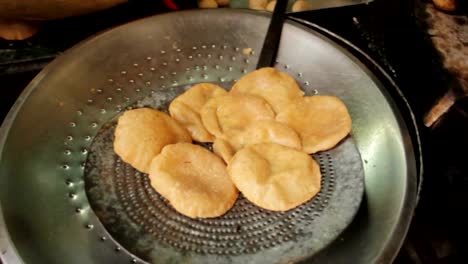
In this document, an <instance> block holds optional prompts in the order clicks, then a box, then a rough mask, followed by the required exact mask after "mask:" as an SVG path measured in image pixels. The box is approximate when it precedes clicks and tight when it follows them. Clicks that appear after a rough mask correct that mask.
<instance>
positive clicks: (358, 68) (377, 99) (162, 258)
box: [0, 9, 420, 263]
mask: <svg viewBox="0 0 468 264" xmlns="http://www.w3.org/2000/svg"><path fill="white" fill-rule="evenodd" d="M268 23H269V14H266V13H259V12H252V11H244V10H226V9H224V10H202V11H201V10H196V11H184V12H183V13H182V12H180V13H172V14H165V15H159V16H154V17H150V18H146V19H143V20H139V21H135V22H132V23H129V24H127V25H124V26H121V27H118V28H115V29H112V30H110V31H108V32H105V33H102V34H99V35H98V36H95V37H93V38H91V39H89V40H86V41H85V42H83V43H80V44H79V45H77V46H76V47H74V48H72V49H71V50H69V51H67V52H66V53H65V54H63V55H62V56H60V57H59V58H58V59H56V60H55V61H54V62H52V63H51V64H49V65H48V66H47V67H46V68H45V69H44V70H43V71H42V72H41V73H40V74H39V75H38V76H37V77H36V78H35V79H34V80H33V81H32V82H31V83H30V84H29V86H28V87H27V88H26V90H25V91H24V92H23V94H22V95H21V96H20V98H19V99H18V101H17V102H16V104H15V105H14V107H13V108H12V110H11V111H10V113H9V114H8V116H7V118H6V120H5V121H4V123H3V125H2V131H1V137H0V153H1V156H0V162H1V166H0V201H1V219H0V220H1V221H0V226H1V229H0V231H1V233H0V234H1V240H0V247H1V252H2V254H1V256H2V260H3V261H4V262H5V263H21V262H24V263H145V262H150V263H151V262H152V263H160V262H166V263H181V262H182V263H183V262H190V263H202V262H205V263H206V262H207V261H212V262H223V263H225V262H232V263H239V262H247V263H271V262H277V263H288V262H296V261H297V262H302V261H303V262H309V263H349V261H350V260H352V262H355V263H383V262H390V261H392V259H393V258H394V256H395V255H396V252H397V251H398V250H399V247H400V246H401V243H402V241H403V238H404V236H405V234H406V231H407V228H408V225H409V222H410V219H411V215H412V213H413V210H414V206H415V204H416V198H417V193H416V191H417V186H416V185H417V176H418V173H419V171H418V166H420V163H419V160H418V159H417V158H416V157H417V155H418V148H419V142H418V141H417V133H416V134H415V133H414V132H415V130H414V123H413V122H414V121H413V120H412V119H411V115H409V119H406V117H407V116H408V111H409V108H407V105H406V104H405V103H404V100H403V101H402V99H401V98H398V97H393V96H392V95H393V93H395V90H394V89H395V87H394V85H393V84H392V82H391V81H390V80H388V79H386V76H385V74H384V73H383V72H380V71H379V70H378V68H373V69H372V70H371V69H369V68H367V67H366V65H365V64H364V63H363V62H364V61H366V62H369V61H368V59H366V58H362V56H355V55H353V54H352V53H351V52H349V51H348V50H347V48H349V47H350V46H349V45H345V43H344V42H343V41H340V40H339V38H337V37H336V36H333V35H332V34H330V33H327V32H326V31H324V30H322V29H320V28H318V27H316V26H312V28H311V25H309V27H306V26H304V25H301V23H298V22H295V21H292V20H288V21H287V22H286V23H285V25H284V28H283V33H282V40H281V43H280V49H279V51H278V63H277V65H276V67H278V68H280V69H282V70H284V71H287V72H289V73H290V74H291V75H292V76H294V77H295V78H296V80H297V81H298V83H299V84H300V85H301V87H302V88H303V89H304V91H305V92H306V94H308V95H313V94H329V95H335V96H338V97H340V98H341V99H342V100H343V101H344V102H345V103H346V104H347V106H348V108H349V111H350V114H351V116H352V118H353V128H352V135H351V136H350V137H348V138H347V139H345V140H344V141H343V142H341V143H340V144H339V145H338V146H337V147H336V148H334V149H333V150H331V151H328V152H323V153H318V154H317V155H315V156H314V158H316V159H317V160H318V161H319V162H320V165H321V170H322V174H323V175H324V177H323V178H324V181H323V186H324V187H323V189H322V191H321V195H320V196H319V197H316V198H314V199H313V200H311V201H310V202H308V203H306V204H305V205H303V206H300V207H298V208H297V209H295V210H292V211H289V212H285V213H279V214H273V213H271V212H267V211H263V210H260V209H259V208H255V207H253V206H252V205H251V204H249V203H248V202H247V201H246V200H245V199H243V198H240V199H239V200H238V201H237V207H236V206H235V207H234V208H233V209H232V210H231V211H230V212H228V214H226V215H225V216H223V217H225V218H222V219H214V220H213V219H195V220H191V219H187V218H183V217H181V216H180V215H178V214H177V213H176V212H174V211H173V210H172V209H171V207H170V205H169V204H168V203H167V201H165V200H164V199H163V198H162V197H160V196H158V194H157V193H155V192H154V190H152V189H151V188H150V187H149V183H148V180H147V178H146V176H145V175H142V174H140V173H138V172H136V171H135V170H133V169H132V168H131V167H130V166H128V165H127V164H125V163H123V162H122V161H120V160H119V159H118V158H116V157H115V154H113V152H112V149H111V147H110V145H111V142H112V134H113V133H112V129H113V127H114V124H115V123H114V120H115V118H116V117H117V116H118V115H119V114H120V113H121V112H122V111H124V110H125V109H130V108H133V107H141V106H151V107H155V108H159V109H161V110H164V109H166V108H167V104H168V102H170V100H171V99H172V98H174V97H175V96H176V95H177V94H180V93H181V92H182V91H183V90H185V89H188V87H190V85H191V84H193V83H198V82H216V83H219V84H220V85H223V86H225V87H226V88H228V87H230V86H231V85H232V83H233V82H234V81H235V80H236V79H238V78H240V77H241V76H242V75H243V74H245V73H247V72H249V71H252V70H254V69H255V66H256V62H257V60H258V57H257V55H256V54H258V51H259V49H260V47H261V45H262V40H263V39H264V34H265V32H266V29H267V27H268ZM244 48H251V49H253V51H254V54H251V55H249V54H244V52H243V49H244ZM374 67H376V66H375V65H374ZM375 72H377V74H376V73H375ZM396 91H397V90H396ZM402 102H403V103H402ZM401 105H402V106H403V108H400V109H402V110H403V111H400V110H399V107H400V106H401ZM409 113H410V112H409ZM412 135H416V137H412ZM363 179H364V181H363ZM364 189H365V195H364V199H363V200H362V198H363V197H362V195H361V193H362V191H363V190H364ZM359 206H361V207H360V210H359V212H358V213H357V215H355V214H356V210H357V209H358V207H359ZM353 219H354V220H353ZM351 220H353V222H352V223H351V225H350V226H349V227H348V228H347V229H346V230H345V231H344V232H343V230H344V229H345V228H346V227H347V226H348V224H349V223H350V222H351Z"/></svg>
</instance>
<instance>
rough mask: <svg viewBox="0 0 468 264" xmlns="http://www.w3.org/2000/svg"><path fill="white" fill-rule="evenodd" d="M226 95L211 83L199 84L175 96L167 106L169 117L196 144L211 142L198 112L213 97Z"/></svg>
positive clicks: (224, 91) (210, 137) (211, 137)
mask: <svg viewBox="0 0 468 264" xmlns="http://www.w3.org/2000/svg"><path fill="white" fill-rule="evenodd" d="M224 94H227V91H226V90H224V88H222V87H220V86H218V85H215V84H212V83H199V84H196V85H194V86H192V87H191V88H190V89H188V90H187V91H185V92H184V93H183V94H181V95H179V96H177V97H176V98H175V99H174V100H173V101H172V102H171V104H170V105H169V112H170V114H171V116H172V117H173V118H174V119H175V120H177V121H178V122H179V123H180V124H181V125H182V126H184V127H185V128H186V129H187V130H188V131H189V133H190V135H191V136H192V138H193V139H194V140H196V141H198V142H213V140H214V137H213V135H211V134H210V133H209V132H208V131H207V130H206V129H205V126H204V125H203V123H202V120H201V117H200V110H201V109H202V107H203V106H204V105H205V103H206V102H207V101H208V100H210V99H211V98H213V97H216V96H220V95H224Z"/></svg>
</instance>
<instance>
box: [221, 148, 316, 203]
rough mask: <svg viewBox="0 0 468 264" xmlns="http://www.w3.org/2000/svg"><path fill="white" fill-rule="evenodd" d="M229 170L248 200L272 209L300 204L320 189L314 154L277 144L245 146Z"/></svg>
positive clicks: (229, 166) (237, 154) (230, 163)
mask: <svg viewBox="0 0 468 264" xmlns="http://www.w3.org/2000/svg"><path fill="white" fill-rule="evenodd" d="M228 173H229V176H231V179H232V182H233V183H234V185H236V187H237V188H238V189H239V191H240V192H242V194H244V196H245V197H246V198H247V199H248V200H249V201H251V202H252V203H254V204H256V205H257V206H260V207H262V208H265V209H268V210H273V211H286V210H289V209H292V208H294V207H296V206H299V205H301V204H302V203H305V202H307V201H308V200H310V199H311V198H312V197H314V196H315V195H316V194H317V193H318V192H319V191H320V188H321V178H322V175H321V173H320V167H319V165H318V164H317V162H316V161H315V160H314V159H312V157H311V156H309V155H307V154H306V153H304V152H302V151H299V150H296V149H292V148H288V147H285V146H281V145H278V144H274V143H263V144H255V145H250V146H247V147H245V148H243V149H242V150H240V151H239V152H237V153H236V155H234V157H233V158H232V159H231V161H230V162H229V165H228Z"/></svg>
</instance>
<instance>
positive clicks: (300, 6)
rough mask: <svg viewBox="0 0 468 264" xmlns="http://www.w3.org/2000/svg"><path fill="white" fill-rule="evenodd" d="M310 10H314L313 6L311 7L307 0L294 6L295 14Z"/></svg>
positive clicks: (302, 0) (301, 0)
mask: <svg viewBox="0 0 468 264" xmlns="http://www.w3.org/2000/svg"><path fill="white" fill-rule="evenodd" d="M310 9H312V6H311V5H310V3H309V1H306V0H298V1H296V2H295V3H294V4H293V6H292V11H293V12H301V11H307V10H310Z"/></svg>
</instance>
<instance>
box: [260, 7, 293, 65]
mask: <svg viewBox="0 0 468 264" xmlns="http://www.w3.org/2000/svg"><path fill="white" fill-rule="evenodd" d="M287 6H288V0H277V1H276V6H275V10H274V11H273V14H272V16H271V21H270V26H269V27H268V31H267V34H266V36H265V40H264V41H263V47H262V51H261V53H260V58H259V59H258V63H257V69H260V68H263V67H271V66H274V65H275V61H276V55H277V53H278V48H279V42H280V39H281V32H282V30H283V22H284V18H285V17H286V15H285V13H286V8H287Z"/></svg>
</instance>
